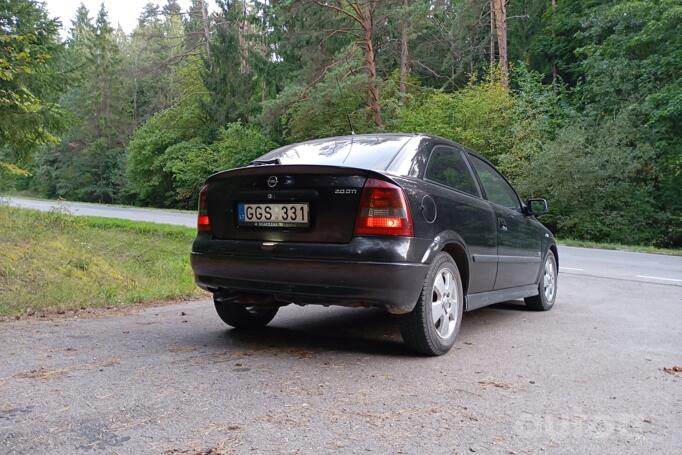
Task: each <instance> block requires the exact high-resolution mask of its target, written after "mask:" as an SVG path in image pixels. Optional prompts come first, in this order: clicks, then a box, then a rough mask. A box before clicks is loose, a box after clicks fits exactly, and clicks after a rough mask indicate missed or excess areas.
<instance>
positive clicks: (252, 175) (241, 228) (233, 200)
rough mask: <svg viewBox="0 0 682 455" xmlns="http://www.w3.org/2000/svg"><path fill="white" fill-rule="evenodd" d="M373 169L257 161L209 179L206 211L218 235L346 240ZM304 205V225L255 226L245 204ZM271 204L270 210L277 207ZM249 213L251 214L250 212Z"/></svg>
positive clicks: (287, 239)
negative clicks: (248, 222) (246, 222)
mask: <svg viewBox="0 0 682 455" xmlns="http://www.w3.org/2000/svg"><path fill="white" fill-rule="evenodd" d="M370 177H371V178H377V179H381V180H386V181H390V179H388V178H387V177H386V176H384V175H383V174H380V173H378V172H374V171H369V170H364V169H357V168H349V167H342V166H321V165H261V166H251V167H246V168H239V169H233V170H229V171H223V172H220V173H217V174H214V175H212V176H211V177H209V178H208V180H207V184H208V192H207V202H208V214H209V217H210V220H211V227H212V232H213V236H214V237H215V238H217V239H230V240H259V241H272V242H283V241H290V242H320V243H347V242H349V241H350V240H351V238H352V237H353V229H354V226H355V218H356V215H357V212H358V204H359V202H360V196H361V194H362V187H363V185H364V184H365V181H366V180H367V178H370ZM279 204H285V205H289V207H292V208H293V207H297V208H298V209H300V210H303V209H302V208H301V205H307V217H308V220H307V221H308V224H307V225H297V226H285V227H283V226H254V225H244V224H240V217H241V221H242V223H243V222H244V210H245V207H246V208H247V209H248V208H249V207H251V209H253V208H254V207H255V206H260V207H268V206H273V205H278V207H281V206H279ZM278 207H274V206H273V209H274V210H280V209H279V208H278ZM251 216H252V215H251Z"/></svg>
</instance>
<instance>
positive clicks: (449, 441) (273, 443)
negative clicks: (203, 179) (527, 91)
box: [0, 248, 682, 454]
mask: <svg viewBox="0 0 682 455" xmlns="http://www.w3.org/2000/svg"><path fill="white" fill-rule="evenodd" d="M560 257H561V266H562V268H566V270H562V272H563V273H562V274H560V279H559V293H558V299H557V303H556V305H555V308H554V309H553V310H552V311H550V312H546V313H536V312H529V311H525V310H524V307H523V306H522V304H521V303H520V302H512V303H507V304H501V305H496V306H493V307H489V308H484V309H481V310H477V311H474V312H471V313H467V314H465V316H464V321H463V323H462V331H461V334H460V337H459V339H458V341H457V343H456V344H455V347H454V348H453V350H452V351H451V352H450V353H449V354H447V355H446V356H443V357H439V358H423V357H416V356H413V355H411V354H410V353H409V352H408V351H406V350H405V349H404V347H403V345H402V344H401V342H400V338H399V336H398V334H397V327H396V322H397V318H396V317H395V316H389V315H386V314H384V313H382V312H380V311H375V310H363V309H342V308H322V307H305V308H299V307H286V308H284V309H282V310H281V312H280V314H279V315H278V316H277V317H276V318H275V320H274V321H273V322H272V323H271V326H269V327H268V328H266V329H264V330H262V331H259V332H244V331H238V330H230V329H228V328H227V327H226V326H224V325H223V324H222V322H220V320H219V319H218V317H217V316H216V315H215V313H214V310H213V308H212V304H211V302H209V301H199V302H191V303H184V304H175V305H168V306H163V307H156V308H148V309H145V310H139V311H129V312H126V313H113V314H108V315H107V314H105V315H99V316H97V317H94V318H88V319H74V318H58V319H53V320H48V319H45V320H41V319H33V320H21V321H13V322H5V323H0V360H1V361H0V453H8V454H13V453H21V454H24V453H30V454H42V453H46V454H47V453H49V454H73V453H118V454H141V453H145V454H146V453H159V454H164V453H165V454H179V453H183V454H198V453H212V454H217V453H258V454H260V453H267V454H269V453H273V454H292V453H304V454H319V453H415V454H430V453H434V454H435V453H437V454H444V453H469V454H470V453H474V452H476V453H484V454H489V453H504V454H525V453H596V454H606V453H614V454H615V453H617V454H623V453H633V454H640V453H682V373H675V372H673V371H672V370H668V371H669V372H666V371H665V369H666V368H672V367H674V366H681V367H682V341H681V340H682V291H681V290H680V283H678V282H676V281H664V280H658V281H656V280H654V279H649V278H640V277H637V275H645V276H649V274H658V275H661V276H660V277H659V278H669V279H682V276H680V271H681V270H682V269H681V267H682V258H679V257H678V258H673V257H666V256H658V255H647V254H644V255H642V254H638V253H623V252H611V251H600V250H585V249H579V248H562V249H561V251H560ZM569 267H570V268H571V269H582V270H571V269H568V268H569ZM652 276H655V275H652ZM83 303H84V304H87V297H84V302H83ZM211 449H213V450H214V451H212V452H211Z"/></svg>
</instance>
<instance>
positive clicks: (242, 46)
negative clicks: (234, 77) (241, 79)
mask: <svg viewBox="0 0 682 455" xmlns="http://www.w3.org/2000/svg"><path fill="white" fill-rule="evenodd" d="M247 14H248V6H247V4H246V0H244V2H243V3H242V20H241V22H240V23H239V50H240V54H241V59H240V62H239V72H240V73H242V74H248V73H249V72H251V68H250V66H249V61H248V56H249V46H248V43H247V42H246V31H247V30H246V27H247V23H246V19H247Z"/></svg>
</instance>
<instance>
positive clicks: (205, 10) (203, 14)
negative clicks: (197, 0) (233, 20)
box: [201, 0, 211, 61]
mask: <svg viewBox="0 0 682 455" xmlns="http://www.w3.org/2000/svg"><path fill="white" fill-rule="evenodd" d="M201 23H202V24H203V26H204V39H205V40H206V57H207V58H208V59H209V61H210V60H211V46H210V38H211V32H210V30H209V27H208V6H207V5H206V0H201Z"/></svg>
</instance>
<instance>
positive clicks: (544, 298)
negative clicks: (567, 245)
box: [525, 250, 559, 311]
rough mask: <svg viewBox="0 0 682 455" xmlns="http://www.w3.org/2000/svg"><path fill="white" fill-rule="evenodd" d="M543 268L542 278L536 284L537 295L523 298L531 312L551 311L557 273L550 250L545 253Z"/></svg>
mask: <svg viewBox="0 0 682 455" xmlns="http://www.w3.org/2000/svg"><path fill="white" fill-rule="evenodd" d="M543 267H544V268H543V270H542V276H541V277H540V282H539V283H538V295H534V296H533V297H526V298H525V301H526V307H527V308H528V309H530V310H533V311H548V310H551V309H552V307H553V306H554V301H555V300H556V294H557V288H558V281H559V273H558V270H557V265H556V258H555V257H554V253H552V250H549V251H547V256H545V264H544V266H543Z"/></svg>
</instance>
